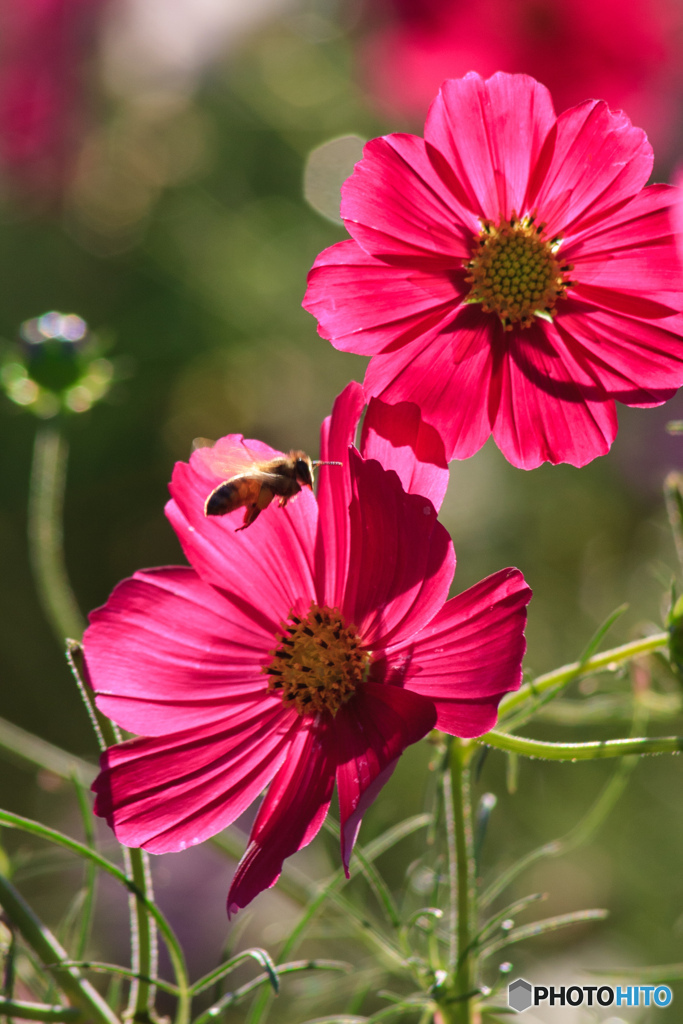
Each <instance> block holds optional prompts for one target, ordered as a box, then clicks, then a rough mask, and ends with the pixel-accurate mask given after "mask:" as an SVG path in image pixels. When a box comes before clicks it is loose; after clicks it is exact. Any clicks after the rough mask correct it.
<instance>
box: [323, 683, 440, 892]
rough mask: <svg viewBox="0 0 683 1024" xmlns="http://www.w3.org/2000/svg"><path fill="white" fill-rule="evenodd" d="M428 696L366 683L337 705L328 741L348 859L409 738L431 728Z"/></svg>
mask: <svg viewBox="0 0 683 1024" xmlns="http://www.w3.org/2000/svg"><path fill="white" fill-rule="evenodd" d="M435 722H436V712H435V709H434V704H433V703H432V701H431V700H428V699H426V698H425V697H422V696H421V695H419V694H417V693H410V692H409V691H408V690H402V689H400V688H399V687H397V686H386V685H382V684H379V683H370V682H368V683H364V684H363V686H362V687H360V688H359V689H358V691H357V692H356V694H354V697H353V699H352V700H350V701H349V702H348V704H345V705H344V706H343V707H342V708H340V710H339V712H338V714H337V716H336V718H335V720H334V728H333V729H330V730H329V732H328V733H327V735H326V744H327V746H328V749H330V751H331V754H332V756H333V757H334V759H335V760H336V762H337V787H338V790H339V813H340V815H341V850H342V861H343V864H344V869H345V871H346V874H347V877H348V868H349V860H350V858H351V852H352V850H353V846H354V843H355V841H356V836H357V835H358V829H359V828H360V823H361V819H362V817H363V815H364V813H365V811H366V810H367V808H368V807H369V806H370V804H371V803H372V802H373V801H374V799H375V797H376V796H377V794H378V793H379V792H380V790H381V789H382V787H383V786H384V784H385V782H387V780H388V779H389V777H390V775H391V773H392V772H393V770H394V767H395V765H396V762H397V760H398V758H399V756H400V755H401V754H402V753H403V751H404V750H405V748H406V747H408V746H410V744H411V743H416V742H417V741H418V740H420V739H422V737H423V736H426V735H427V733H428V732H430V730H431V729H433V728H434V724H435Z"/></svg>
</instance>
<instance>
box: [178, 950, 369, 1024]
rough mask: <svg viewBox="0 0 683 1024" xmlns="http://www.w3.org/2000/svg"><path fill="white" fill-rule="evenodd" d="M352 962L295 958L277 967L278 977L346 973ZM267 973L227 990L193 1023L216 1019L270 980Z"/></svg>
mask: <svg viewBox="0 0 683 1024" xmlns="http://www.w3.org/2000/svg"><path fill="white" fill-rule="evenodd" d="M351 969H352V968H351V964H348V963H345V962H344V961H343V960H295V961H293V962H292V963H289V964H280V965H279V966H278V967H277V968H276V971H277V974H278V977H281V976H282V975H283V974H292V973H294V972H297V971H314V970H325V971H344V972H345V973H346V972H348V971H350V970H351ZM269 980H270V979H269V977H268V975H267V974H259V975H258V977H256V978H254V979H253V980H252V981H248V982H247V983H246V985H242V986H241V988H238V989H235V991H234V992H226V994H225V995H224V996H222V997H221V998H220V999H219V1000H218V1001H217V1002H215V1003H214V1004H213V1006H210V1007H209V1009H208V1010H205V1011H204V1013H202V1014H200V1015H199V1017H195V1019H194V1021H193V1024H211V1021H215V1020H216V1018H217V1017H218V1016H219V1014H221V1013H223V1011H224V1010H227V1009H228V1007H230V1006H234V1005H235V1003H238V1002H239V1001H240V999H244V997H245V996H248V995H249V994H250V993H251V992H253V991H254V990H255V989H257V988H259V987H260V986H261V985H264V984H265V983H266V982H267V981H269Z"/></svg>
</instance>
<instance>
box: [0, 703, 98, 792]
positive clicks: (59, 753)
mask: <svg viewBox="0 0 683 1024" xmlns="http://www.w3.org/2000/svg"><path fill="white" fill-rule="evenodd" d="M0 750H2V751H4V752H6V753H8V754H10V756H11V757H12V758H14V759H16V760H18V761H19V762H20V763H21V764H23V765H27V764H28V765H31V766H33V767H36V768H45V769H46V771H49V772H53V773H54V774H55V775H58V776H59V777H60V778H61V779H67V780H69V779H73V777H74V776H75V775H76V776H77V777H78V778H79V779H80V781H81V782H82V783H83V785H85V786H89V785H90V784H91V783H92V782H94V781H95V777H96V776H97V768H96V767H95V765H93V764H90V763H89V762H88V761H84V760H83V758H81V757H77V756H76V754H69V753H68V751H66V750H62V749H61V747H57V746H55V744H54V743H48V741H47V740H43V739H41V738H40V737H39V736H34V735H33V733H30V732H27V731H26V729H22V728H20V726H18V725H14V724H13V723H12V722H8V721H7V720H6V719H4V718H0Z"/></svg>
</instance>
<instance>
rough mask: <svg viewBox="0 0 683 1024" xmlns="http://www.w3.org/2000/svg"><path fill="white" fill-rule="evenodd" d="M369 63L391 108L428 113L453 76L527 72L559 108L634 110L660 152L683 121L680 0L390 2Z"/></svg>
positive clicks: (369, 76)
mask: <svg viewBox="0 0 683 1024" xmlns="http://www.w3.org/2000/svg"><path fill="white" fill-rule="evenodd" d="M372 9H373V12H374V13H375V15H376V14H377V11H378V9H379V12H380V15H381V13H382V10H383V11H384V18H383V19H382V20H383V22H384V23H383V25H381V26H380V27H379V28H376V29H375V30H374V31H373V32H371V34H370V35H369V36H368V38H367V39H366V41H365V43H364V46H363V48H362V50H361V57H360V59H361V65H362V71H363V75H364V78H365V81H366V83H367V85H368V87H369V89H370V92H371V94H372V95H373V96H374V97H375V98H376V100H377V101H378V102H379V104H380V105H381V106H382V108H383V109H384V110H386V111H388V112H390V113H391V114H394V115H395V114H396V113H404V114H408V115H409V116H417V117H420V118H421V117H423V116H424V114H425V112H426V110H427V107H428V105H429V103H430V102H431V99H432V97H433V96H434V94H435V93H436V91H437V89H438V88H439V86H440V85H441V82H442V81H443V80H444V79H446V78H456V77H458V76H459V75H464V74H466V73H467V72H468V71H477V72H479V74H481V75H483V76H484V77H486V76H488V75H492V74H493V73H494V72H495V71H508V72H523V73H526V74H529V75H532V76H533V77H534V78H536V79H538V80H539V81H542V82H544V84H545V85H546V86H547V87H548V88H549V89H550V91H551V93H552V95H553V99H554V101H555V104H556V106H557V108H558V109H560V110H563V109H564V108H565V107H571V106H574V105H575V104H577V103H580V102H582V101H583V100H585V99H589V98H592V97H598V96H599V97H601V98H602V99H605V100H606V101H607V102H608V103H609V105H610V106H611V107H613V108H616V109H619V108H621V109H624V110H628V111H629V114H630V115H631V117H632V118H633V120H634V122H635V123H636V124H642V125H643V127H644V128H645V129H646V130H647V132H648V134H649V135H650V138H651V139H652V140H653V141H654V142H655V144H656V146H657V147H658V148H659V147H660V146H662V145H665V144H666V142H667V138H666V136H667V130H668V128H669V127H670V126H671V125H675V124H676V122H677V119H678V117H679V102H678V101H677V97H676V92H677V91H678V92H679V93H680V88H681V70H682V69H681V62H680V46H681V34H682V32H683V8H682V7H681V4H680V3H679V2H678V0H629V2H628V3H623V2H622V0H516V2H515V3H510V2H509V0H385V3H384V4H377V3H374V4H373V5H372Z"/></svg>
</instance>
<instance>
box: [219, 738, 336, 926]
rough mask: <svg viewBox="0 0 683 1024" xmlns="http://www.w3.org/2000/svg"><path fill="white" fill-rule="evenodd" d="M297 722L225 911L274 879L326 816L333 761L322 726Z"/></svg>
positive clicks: (231, 911)
mask: <svg viewBox="0 0 683 1024" xmlns="http://www.w3.org/2000/svg"><path fill="white" fill-rule="evenodd" d="M300 723H301V725H300V728H299V729H298V732H297V733H296V736H295V738H294V740H293V742H292V746H291V749H290V750H289V752H288V755H287V760H286V761H285V763H284V764H283V765H282V767H281V768H280V770H279V771H278V773H277V775H276V776H275V778H274V779H273V782H272V783H271V786H270V789H269V790H268V793H267V795H266V798H265V800H264V801H263V803H262V804H261V808H260V810H259V812H258V816H257V818H256V821H255V823H254V827H253V828H252V830H251V836H250V837H249V846H248V847H247V850H246V853H245V854H244V856H243V857H242V860H241V861H240V862H239V864H238V865H237V871H236V872H235V876H234V878H233V880H232V884H231V886H230V892H229V893H228V915H229V916H230V915H231V914H234V913H236V912H237V911H238V910H239V909H240V908H241V907H246V905H247V903H249V902H250V901H251V900H253V898H254V896H257V895H258V894H259V893H260V892H262V891H263V890H264V889H268V888H270V886H272V885H275V883H276V882H277V880H278V878H279V877H280V872H281V871H282V862H283V861H284V859H285V858H286V857H289V856H291V854H293V853H296V851H297V850H300V849H301V848H302V847H304V846H306V845H307V844H308V843H310V841H311V840H312V839H313V838H314V836H316V835H317V833H318V831H319V830H320V826H321V825H322V823H323V821H324V820H325V815H326V814H327V809H328V807H329V805H330V799H331V797H332V789H333V787H334V768H335V766H334V763H333V761H332V759H331V758H330V755H329V753H328V751H327V749H326V746H325V744H324V742H323V735H324V732H325V728H324V727H323V726H322V725H320V724H319V723H317V722H316V721H315V720H313V719H309V720H307V721H306V722H304V721H302V720H300ZM307 726H308V727H307Z"/></svg>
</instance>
